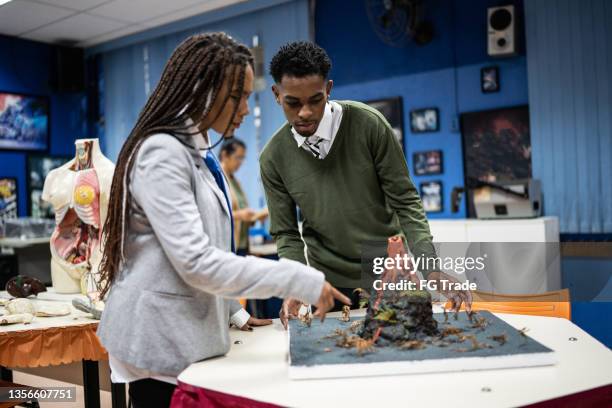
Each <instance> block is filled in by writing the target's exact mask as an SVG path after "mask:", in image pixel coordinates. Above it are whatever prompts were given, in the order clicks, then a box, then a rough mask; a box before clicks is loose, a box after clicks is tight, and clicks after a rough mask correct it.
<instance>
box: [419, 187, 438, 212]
mask: <svg viewBox="0 0 612 408" xmlns="http://www.w3.org/2000/svg"><path fill="white" fill-rule="evenodd" d="M419 190H420V192H421V201H422V202H423V208H424V209H425V211H426V212H430V213H431V212H442V210H443V209H444V207H443V206H442V182H441V181H428V182H425V183H421V184H420V186H419Z"/></svg>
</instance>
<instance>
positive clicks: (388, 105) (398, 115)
mask: <svg viewBox="0 0 612 408" xmlns="http://www.w3.org/2000/svg"><path fill="white" fill-rule="evenodd" d="M365 103H366V104H367V105H370V106H371V107H373V108H374V109H376V110H377V111H379V112H380V113H382V115H383V116H384V117H385V119H387V122H389V124H390V125H391V128H392V129H393V133H395V137H396V138H397V140H398V141H399V143H400V146H402V149H403V148H404V109H403V105H402V97H401V96H396V97H394V98H387V99H377V100H374V101H367V102H365Z"/></svg>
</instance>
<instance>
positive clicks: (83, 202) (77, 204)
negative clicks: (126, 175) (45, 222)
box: [42, 139, 115, 298]
mask: <svg viewBox="0 0 612 408" xmlns="http://www.w3.org/2000/svg"><path fill="white" fill-rule="evenodd" d="M75 145H76V155H75V158H74V159H73V160H71V161H69V162H68V163H66V164H64V165H63V166H61V167H59V168H57V169H55V170H52V171H51V172H50V173H49V175H48V176H47V178H46V179H45V186H44V189H43V194H42V198H43V200H45V201H48V202H49V203H51V204H52V205H53V208H54V210H55V221H56V226H55V231H54V232H53V235H52V236H51V279H52V282H53V288H54V289H55V291H56V292H58V293H78V292H81V293H83V294H87V295H88V296H90V297H94V298H95V296H96V294H97V292H98V287H99V279H98V277H99V267H100V261H101V259H102V249H101V247H100V245H101V243H102V239H101V238H102V236H101V235H102V227H103V226H104V221H105V220H106V213H107V208H108V197H109V194H110V186H111V182H112V178H113V172H114V169H115V166H114V164H113V163H112V162H111V161H110V160H109V159H107V158H106V157H104V155H103V154H102V152H101V151H100V146H99V144H98V139H81V140H77V141H76V142H75Z"/></svg>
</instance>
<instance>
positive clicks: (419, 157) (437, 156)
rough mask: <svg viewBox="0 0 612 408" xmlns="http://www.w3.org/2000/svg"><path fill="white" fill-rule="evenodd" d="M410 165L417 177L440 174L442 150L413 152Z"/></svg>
mask: <svg viewBox="0 0 612 408" xmlns="http://www.w3.org/2000/svg"><path fill="white" fill-rule="evenodd" d="M412 164H413V166H414V174H415V175H417V176H425V175H428V174H442V172H443V170H442V150H429V151H426V152H415V153H413V154H412Z"/></svg>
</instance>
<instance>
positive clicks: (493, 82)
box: [480, 66, 499, 93]
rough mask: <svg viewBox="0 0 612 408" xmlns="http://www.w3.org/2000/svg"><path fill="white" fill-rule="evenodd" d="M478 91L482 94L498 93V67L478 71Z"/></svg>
mask: <svg viewBox="0 0 612 408" xmlns="http://www.w3.org/2000/svg"><path fill="white" fill-rule="evenodd" d="M480 89H481V90H482V92H483V93H493V92H499V68H498V67H496V66H493V67H484V68H482V69H481V70H480Z"/></svg>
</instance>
